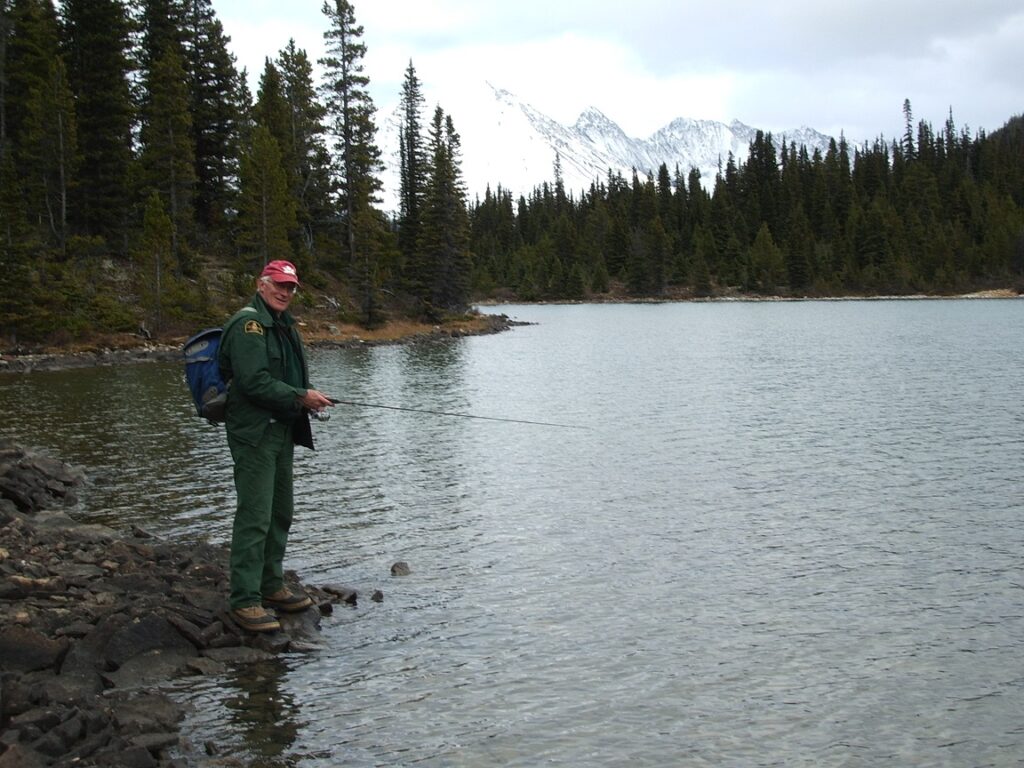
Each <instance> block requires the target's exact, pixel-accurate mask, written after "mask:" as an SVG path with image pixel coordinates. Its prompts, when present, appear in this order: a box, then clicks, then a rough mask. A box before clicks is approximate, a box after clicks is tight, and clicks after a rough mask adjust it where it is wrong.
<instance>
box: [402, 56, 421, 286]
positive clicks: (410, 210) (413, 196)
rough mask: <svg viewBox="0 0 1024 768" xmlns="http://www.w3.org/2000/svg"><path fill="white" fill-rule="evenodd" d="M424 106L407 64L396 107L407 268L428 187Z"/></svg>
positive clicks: (412, 258) (411, 260)
mask: <svg viewBox="0 0 1024 768" xmlns="http://www.w3.org/2000/svg"><path fill="white" fill-rule="evenodd" d="M423 104H424V98H423V93H422V90H421V87H420V81H419V78H418V77H417V76H416V69H415V68H414V67H413V64H412V61H410V62H409V66H408V68H407V69H406V71H405V80H404V81H403V82H402V97H401V101H400V103H399V109H400V110H401V114H402V126H401V129H400V139H399V163H400V168H399V190H398V249H399V251H400V253H401V256H402V260H403V263H404V265H406V266H408V265H412V264H414V263H415V261H416V244H417V242H418V241H419V237H420V223H421V222H420V217H421V214H422V209H423V197H424V195H425V193H426V186H427V164H428V158H427V156H426V148H425V147H424V145H423V128H422V119H423V118H422V111H423ZM406 287H407V288H408V287H409V286H408V285H407V286H406Z"/></svg>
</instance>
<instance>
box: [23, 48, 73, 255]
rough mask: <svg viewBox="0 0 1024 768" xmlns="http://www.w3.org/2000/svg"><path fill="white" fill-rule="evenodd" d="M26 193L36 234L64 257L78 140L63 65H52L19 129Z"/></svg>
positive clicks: (27, 106) (36, 91) (58, 61)
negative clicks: (38, 233)
mask: <svg viewBox="0 0 1024 768" xmlns="http://www.w3.org/2000/svg"><path fill="white" fill-rule="evenodd" d="M21 143H22V147H21V153H22V167H23V173H24V189H25V192H26V201H27V203H28V210H29V215H30V217H31V218H32V220H34V221H37V222H39V223H40V234H42V233H43V232H45V237H46V239H48V240H49V241H50V242H51V243H52V244H53V245H54V246H55V247H56V249H57V251H58V252H60V253H61V254H64V253H65V251H66V246H67V239H68V234H69V233H68V206H69V192H70V190H71V186H72V184H73V183H74V179H75V172H76V169H77V166H78V134H77V128H76V121H75V109H74V103H73V97H72V94H71V89H70V88H69V87H68V82H67V73H66V71H65V69H64V61H63V59H62V58H60V57H56V58H55V59H54V60H53V61H52V62H50V75H49V78H48V80H47V82H46V83H44V84H43V85H42V86H41V87H40V88H39V89H38V90H35V91H33V92H32V93H31V95H30V98H29V101H28V104H27V105H26V115H25V119H24V122H23V124H22V141H21Z"/></svg>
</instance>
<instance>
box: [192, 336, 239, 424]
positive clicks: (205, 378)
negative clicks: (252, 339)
mask: <svg viewBox="0 0 1024 768" xmlns="http://www.w3.org/2000/svg"><path fill="white" fill-rule="evenodd" d="M222 334H223V330H222V329H220V328H207V329H206V330H205V331H200V332H199V333H197V334H196V335H195V336H193V337H192V338H190V339H189V340H188V341H186V342H185V346H184V347H183V348H182V352H183V354H184V355H185V383H186V384H188V389H189V392H191V393H192V402H193V403H195V406H196V415H197V416H202V417H203V418H204V419H206V420H207V421H209V422H210V423H211V424H222V423H224V420H225V411H226V409H227V402H228V384H227V382H226V381H224V379H223V377H222V376H221V375H220V365H219V364H218V363H217V352H218V351H219V350H220V339H221V335H222Z"/></svg>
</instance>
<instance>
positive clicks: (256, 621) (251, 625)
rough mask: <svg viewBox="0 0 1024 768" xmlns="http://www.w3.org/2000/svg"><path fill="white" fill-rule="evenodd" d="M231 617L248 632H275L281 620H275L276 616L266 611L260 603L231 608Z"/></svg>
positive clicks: (279, 626)
mask: <svg viewBox="0 0 1024 768" xmlns="http://www.w3.org/2000/svg"><path fill="white" fill-rule="evenodd" d="M231 618H232V619H234V620H235V622H236V623H237V624H238V626H240V627H241V628H242V629H245V630H248V631H249V632H276V631H277V630H279V629H280V628H281V622H279V621H278V620H277V617H275V616H272V615H271V614H269V613H267V612H266V611H265V610H263V606H260V605H247V606H246V607H245V608H232V609H231Z"/></svg>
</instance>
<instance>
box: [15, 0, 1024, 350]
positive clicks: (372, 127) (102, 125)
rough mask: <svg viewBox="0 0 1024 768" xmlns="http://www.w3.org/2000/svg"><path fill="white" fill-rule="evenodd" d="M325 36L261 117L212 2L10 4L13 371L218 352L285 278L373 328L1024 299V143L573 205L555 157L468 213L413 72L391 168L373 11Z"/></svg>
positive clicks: (1022, 135)
mask: <svg viewBox="0 0 1024 768" xmlns="http://www.w3.org/2000/svg"><path fill="white" fill-rule="evenodd" d="M322 10H323V18H324V40H325V43H326V54H325V56H324V58H322V59H320V60H318V61H316V62H313V61H311V60H310V59H309V57H308V56H307V53H306V51H305V50H304V49H303V48H302V47H301V46H300V45H298V44H297V43H296V41H294V40H290V41H282V44H283V45H284V47H283V48H282V49H281V50H279V51H278V52H277V53H276V54H273V53H271V52H269V51H268V52H267V59H266V64H265V67H264V69H263V71H262V72H261V73H260V74H259V78H258V83H259V85H258V88H257V91H256V93H255V94H253V93H252V92H251V90H250V88H249V86H248V85H247V80H248V77H247V73H246V72H244V71H239V70H238V68H237V66H236V63H235V59H234V56H233V55H232V54H231V52H230V49H229V45H230V39H229V38H228V37H227V36H226V35H225V33H224V30H223V27H222V25H221V23H220V22H219V21H218V20H217V18H216V14H215V13H214V11H213V8H212V5H211V0H62V1H61V2H60V3H59V5H58V4H56V3H55V2H54V0H0V14H2V15H0V274H3V275H4V278H5V288H4V290H3V292H2V293H0V340H2V344H3V345H4V346H11V345H18V344H22V343H32V342H38V341H44V340H45V341H51V342H52V341H57V342H59V341H61V340H64V341H70V340H72V339H74V338H77V337H79V336H81V335H85V334H89V333H95V332H136V331H137V330H138V329H140V328H144V329H147V332H153V333H157V334H160V333H165V334H175V333H177V334H181V333H185V332H188V331H190V330H193V329H198V328H200V327H202V326H203V325H204V324H206V323H209V324H216V323H219V322H220V321H222V320H223V318H224V316H225V314H226V312H228V311H230V310H232V309H233V308H234V307H235V305H236V304H237V303H238V302H239V298H240V297H244V296H247V295H249V293H250V292H251V289H252V276H253V275H254V274H257V273H258V271H259V269H260V268H261V266H262V265H263V264H264V263H265V262H266V261H269V260H271V259H280V258H285V259H289V260H291V261H293V262H295V264H296V266H297V267H298V269H299V272H300V274H301V275H302V276H303V282H304V284H305V285H306V286H308V287H309V288H310V290H309V291H304V292H302V293H300V294H299V297H298V298H297V301H298V302H299V303H300V304H301V302H303V301H305V302H309V303H310V306H311V305H312V302H314V301H320V300H323V299H324V298H325V297H326V298H327V299H329V302H328V306H329V307H330V308H331V311H332V312H335V313H336V314H337V317H338V319H339V320H346V321H354V322H360V323H362V324H365V325H374V324H379V323H381V322H383V321H384V320H385V319H386V318H388V317H394V316H398V315H401V316H407V317H414V318H423V319H429V320H430V321H435V320H437V319H439V318H442V317H444V316H446V315H449V314H452V313H458V312H462V311H464V310H465V309H466V308H467V307H468V306H469V305H470V304H471V303H472V302H474V301H480V300H485V299H499V300H510V301H541V300H548V301H559V300H605V299H609V298H615V299H628V298H636V299H680V298H701V297H715V296H723V295H729V296H744V295H754V296H784V297H833V296H876V295H909V294H942V295H952V294H960V293H968V292H972V291H977V290H981V289H988V288H1011V289H1014V290H1016V291H1018V292H1024V115H1017V116H1013V115H1008V116H1007V122H1006V123H1005V125H1003V126H1002V127H999V128H998V129H997V130H994V131H992V132H991V133H986V132H985V131H983V130H979V131H976V132H971V131H970V130H969V129H968V128H967V127H961V126H958V125H957V124H956V123H955V122H954V112H953V109H952V108H951V110H950V112H949V114H948V116H946V117H945V122H944V123H943V124H942V125H941V126H938V127H935V126H933V125H932V124H931V123H929V122H928V121H926V120H920V121H915V119H914V116H913V114H912V107H911V103H910V101H909V100H907V101H905V102H904V103H903V105H902V109H903V114H904V118H905V127H906V129H905V132H904V134H903V135H902V136H899V137H895V138H891V139H885V138H882V137H879V138H878V139H876V140H874V141H873V142H866V143H864V144H863V145H856V146H850V145H848V144H847V142H846V140H845V139H844V138H843V137H839V139H837V140H834V141H833V142H832V144H831V146H829V148H828V151H827V152H825V153H824V154H822V153H821V152H820V151H819V150H813V151H809V150H808V149H807V148H806V147H804V146H796V145H793V144H787V143H786V142H784V141H783V142H782V143H781V144H777V143H776V141H775V140H774V139H773V137H772V136H771V134H768V133H758V134H757V136H756V138H755V139H754V140H753V141H752V142H751V145H750V147H749V155H748V156H747V157H746V158H745V159H744V160H743V161H742V162H739V161H737V160H736V159H735V158H734V157H732V156H729V157H724V158H722V159H721V162H720V169H719V171H718V173H717V175H716V177H715V178H714V179H713V180H712V179H702V178H700V174H699V172H697V171H696V170H694V169H690V168H679V167H675V168H668V167H666V166H664V165H662V166H661V167H660V168H651V169H642V168H637V169H634V170H633V173H632V174H631V175H630V176H629V177H628V178H627V177H624V176H623V175H621V174H620V173H618V172H613V171H611V170H609V172H608V173H607V174H606V175H605V176H604V177H603V178H595V179H594V180H593V182H592V184H591V185H590V187H589V189H587V190H573V191H567V190H566V189H565V187H564V185H563V183H562V179H561V171H560V158H558V157H557V155H556V156H553V157H552V166H551V172H550V178H549V179H548V180H547V181H543V182H540V183H539V184H538V186H537V187H535V188H534V190H533V192H532V193H530V194H529V195H521V196H518V197H513V195H512V194H510V193H509V192H507V191H506V190H504V189H503V187H502V184H501V179H494V180H493V181H492V186H491V187H489V188H488V189H487V190H486V191H483V192H477V191H475V190H474V193H473V195H472V198H471V196H470V194H469V192H468V191H467V189H466V187H465V183H464V181H463V178H462V170H461V164H462V160H463V158H462V154H461V148H460V136H459V133H458V130H457V122H458V115H452V114H448V113H447V112H446V111H445V110H444V109H442V108H441V107H440V106H438V107H437V108H435V109H434V110H433V112H432V113H428V112H427V110H426V104H425V99H424V96H423V92H422V90H423V84H422V83H421V82H420V80H419V78H418V76H417V73H416V70H415V67H414V65H413V63H412V62H411V61H410V62H409V64H408V68H407V69H406V71H405V73H404V79H403V85H402V90H401V93H400V94H398V96H399V100H400V101H399V103H400V110H399V112H400V116H401V128H400V130H399V135H398V141H399V146H398V147H385V148H382V147H380V146H379V145H378V138H377V125H376V122H375V121H376V120H377V119H378V115H377V113H376V107H375V105H374V103H373V100H372V98H371V96H370V92H369V83H370V81H369V78H368V76H367V75H366V73H365V70H364V67H363V59H364V56H365V54H366V46H365V44H364V43H363V37H362V36H363V29H362V27H361V26H359V24H358V23H357V20H356V16H355V10H354V8H353V6H352V4H351V3H349V2H347V0H326V2H324V4H323V9H322ZM952 106H953V107H955V105H952ZM899 108H900V105H894V109H899ZM384 152H386V153H387V156H392V155H395V156H397V157H398V158H399V164H400V168H399V189H398V201H399V203H398V210H396V211H384V210H382V207H381V202H380V201H381V190H382V182H381V177H382V171H383V163H382V159H381V158H382V155H383V154H384ZM317 297H319V298H317Z"/></svg>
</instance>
